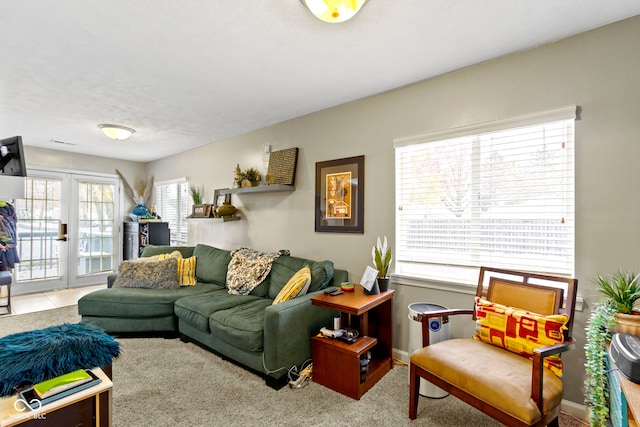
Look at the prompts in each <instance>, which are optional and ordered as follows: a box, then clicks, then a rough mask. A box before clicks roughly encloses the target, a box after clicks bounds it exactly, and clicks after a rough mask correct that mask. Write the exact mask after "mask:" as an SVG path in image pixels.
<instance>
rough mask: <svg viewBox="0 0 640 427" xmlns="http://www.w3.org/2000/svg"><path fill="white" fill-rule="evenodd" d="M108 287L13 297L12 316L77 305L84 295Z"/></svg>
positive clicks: (101, 286) (87, 287) (99, 286)
mask: <svg viewBox="0 0 640 427" xmlns="http://www.w3.org/2000/svg"><path fill="white" fill-rule="evenodd" d="M106 287H107V285H97V286H85V287H82V288H73V289H61V290H57V291H50V292H42V293H39V294H28V295H17V296H11V314H24V313H32V312H34V311H42V310H50V309H52V308H58V307H66V306H68V305H75V304H77V303H78V300H79V299H80V297H82V296H83V295H85V294H88V293H89V292H93V291H95V290H97V289H103V288H106Z"/></svg>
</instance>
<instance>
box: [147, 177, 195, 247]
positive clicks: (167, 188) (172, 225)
mask: <svg viewBox="0 0 640 427" xmlns="http://www.w3.org/2000/svg"><path fill="white" fill-rule="evenodd" d="M154 187H155V191H156V209H157V211H158V214H159V215H160V216H161V217H162V220H163V221H166V222H168V223H169V229H170V230H171V245H174V246H179V245H187V244H188V242H187V240H188V231H189V228H188V223H187V221H185V218H186V217H187V216H188V215H189V214H190V213H191V203H190V199H189V183H188V182H187V180H186V179H185V178H181V179H177V180H172V181H163V182H157V183H156V184H155V186H154Z"/></svg>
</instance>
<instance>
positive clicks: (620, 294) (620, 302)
mask: <svg viewBox="0 0 640 427" xmlns="http://www.w3.org/2000/svg"><path fill="white" fill-rule="evenodd" d="M638 276H640V275H638V274H635V273H634V272H624V271H622V270H620V271H618V272H617V273H615V274H612V275H611V276H609V277H605V276H602V275H600V274H598V277H597V279H596V283H597V284H598V285H599V286H600V293H602V294H603V295H604V296H606V297H607V298H608V299H609V300H611V303H612V304H613V308H614V309H615V310H616V311H617V312H618V313H622V314H631V313H632V312H633V306H634V304H635V303H636V301H638V300H640V284H639V283H638Z"/></svg>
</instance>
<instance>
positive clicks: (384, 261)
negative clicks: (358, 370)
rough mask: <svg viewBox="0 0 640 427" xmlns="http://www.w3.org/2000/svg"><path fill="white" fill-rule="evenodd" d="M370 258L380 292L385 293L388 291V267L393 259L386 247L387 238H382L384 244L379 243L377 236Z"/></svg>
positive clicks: (388, 247)
mask: <svg viewBox="0 0 640 427" xmlns="http://www.w3.org/2000/svg"><path fill="white" fill-rule="evenodd" d="M371 257H372V258H373V265H374V267H375V269H376V270H378V279H377V280H378V287H379V288H380V292H385V291H386V290H388V289H389V274H388V273H389V265H390V264H391V260H392V259H393V257H392V255H391V246H388V245H387V236H385V237H384V243H382V242H380V236H378V241H377V245H376V246H374V247H373V249H372V250H371Z"/></svg>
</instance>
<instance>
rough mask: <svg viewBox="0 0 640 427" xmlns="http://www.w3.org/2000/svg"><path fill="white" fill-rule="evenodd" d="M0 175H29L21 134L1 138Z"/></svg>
mask: <svg viewBox="0 0 640 427" xmlns="http://www.w3.org/2000/svg"><path fill="white" fill-rule="evenodd" d="M0 175H11V176H27V167H26V166H25V162H24V149H23V148H22V137H21V136H12V137H11V138H4V139H0Z"/></svg>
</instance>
